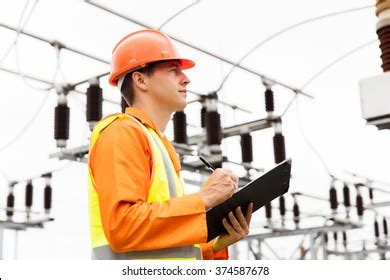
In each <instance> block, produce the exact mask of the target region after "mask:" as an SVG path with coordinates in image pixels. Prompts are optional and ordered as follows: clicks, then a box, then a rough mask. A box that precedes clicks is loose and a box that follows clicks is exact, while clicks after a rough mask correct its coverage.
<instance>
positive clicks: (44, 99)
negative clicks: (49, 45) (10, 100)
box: [0, 51, 60, 152]
mask: <svg viewBox="0 0 390 280" xmlns="http://www.w3.org/2000/svg"><path fill="white" fill-rule="evenodd" d="M16 53H17V52H16V51H15V54H16ZM59 61H60V52H57V66H56V70H55V72H54V76H53V84H54V81H55V79H56V76H57V74H58V72H59V68H60V62H59ZM19 70H20V69H18V71H19ZM19 73H20V72H19ZM23 81H26V80H25V78H23ZM27 85H30V84H29V83H27ZM33 89H34V90H37V88H35V87H33ZM38 90H39V91H45V92H47V94H46V96H45V97H44V98H43V100H42V102H41V104H40V105H39V106H38V109H37V110H36V112H35V113H34V114H33V116H32V117H31V118H30V120H29V121H28V122H27V123H26V124H25V125H24V126H23V127H22V129H21V130H20V131H19V133H17V134H16V135H15V136H14V137H13V138H11V140H9V141H8V142H7V143H6V144H5V145H3V146H1V147H0V152H2V151H4V150H5V149H7V148H8V147H9V146H11V145H12V144H13V143H15V142H16V141H17V140H18V139H19V138H20V137H21V136H22V135H23V134H24V133H25V132H26V131H27V130H28V128H29V127H30V126H31V125H32V124H33V123H34V122H35V120H36V119H37V117H38V115H39V114H40V112H41V111H42V109H43V107H44V105H45V103H46V101H47V100H48V99H49V97H50V95H49V94H48V91H49V90H48V89H47V88H45V89H38Z"/></svg>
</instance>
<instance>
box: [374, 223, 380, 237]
mask: <svg viewBox="0 0 390 280" xmlns="http://www.w3.org/2000/svg"><path fill="white" fill-rule="evenodd" d="M374 233H375V237H376V238H379V223H378V221H377V219H375V221H374Z"/></svg>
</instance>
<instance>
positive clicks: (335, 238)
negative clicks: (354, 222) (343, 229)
mask: <svg viewBox="0 0 390 280" xmlns="http://www.w3.org/2000/svg"><path fill="white" fill-rule="evenodd" d="M337 239H338V232H337V231H334V232H333V240H334V243H335V244H336V243H337Z"/></svg>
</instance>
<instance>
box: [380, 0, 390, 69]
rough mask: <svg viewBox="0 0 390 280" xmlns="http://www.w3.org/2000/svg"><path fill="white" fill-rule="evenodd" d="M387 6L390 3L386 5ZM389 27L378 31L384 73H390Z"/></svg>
mask: <svg viewBox="0 0 390 280" xmlns="http://www.w3.org/2000/svg"><path fill="white" fill-rule="evenodd" d="M385 4H386V5H387V4H388V3H385ZM389 27H390V26H389V25H386V26H383V27H381V28H379V29H378V30H377V34H378V38H379V41H380V45H379V47H380V49H381V51H382V55H381V59H382V69H383V71H384V72H387V71H390V57H389V55H388V53H389V51H390V30H389Z"/></svg>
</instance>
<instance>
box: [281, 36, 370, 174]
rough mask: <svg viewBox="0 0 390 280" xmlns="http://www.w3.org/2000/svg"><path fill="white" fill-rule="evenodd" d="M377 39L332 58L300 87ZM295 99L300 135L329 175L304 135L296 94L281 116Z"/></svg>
mask: <svg viewBox="0 0 390 280" xmlns="http://www.w3.org/2000/svg"><path fill="white" fill-rule="evenodd" d="M376 41H377V39H375V40H371V41H369V42H366V43H364V44H363V45H360V46H358V47H356V48H354V49H352V50H350V51H348V52H347V53H345V54H343V55H342V56H340V57H338V58H337V59H335V60H333V61H332V62H331V63H329V64H327V65H326V66H325V67H324V68H322V69H321V70H320V71H318V72H317V73H316V74H315V75H314V76H312V77H311V78H310V79H309V80H308V81H307V82H306V83H305V84H304V85H303V86H302V87H301V89H304V88H305V87H307V86H308V85H309V84H310V83H312V82H313V81H314V80H315V79H317V78H318V77H319V76H320V75H322V74H323V73H324V72H325V71H327V70H328V69H330V68H331V67H332V66H334V65H335V64H337V63H338V62H340V61H342V60H343V59H345V58H347V57H348V56H350V55H352V54H354V53H355V52H357V51H359V50H361V49H363V48H365V47H367V46H369V45H371V44H373V43H375V42H376ZM294 100H295V101H296V102H295V104H296V111H297V120H298V127H299V131H300V132H301V135H302V137H303V138H304V140H305V142H306V144H307V145H308V147H309V148H310V149H311V150H312V152H313V153H314V154H315V155H316V156H317V158H318V159H319V160H320V162H321V164H322V166H323V168H324V169H325V171H326V173H327V174H328V175H329V176H332V174H331V173H330V171H329V168H328V165H327V164H326V162H325V160H324V158H323V157H322V155H321V154H320V152H319V151H318V150H317V149H316V148H315V147H314V145H313V144H312V143H311V141H310V140H309V139H308V138H307V136H306V135H305V133H304V130H303V127H302V123H301V120H300V113H299V99H298V95H297V94H296V95H295V96H294V97H293V98H292V100H291V101H290V102H289V104H288V106H287V108H286V109H285V110H284V112H283V114H282V116H281V117H283V116H284V115H285V114H286V113H287V111H288V109H289V107H290V105H291V104H292V103H293V101H294Z"/></svg>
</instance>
